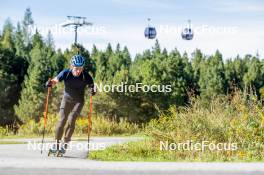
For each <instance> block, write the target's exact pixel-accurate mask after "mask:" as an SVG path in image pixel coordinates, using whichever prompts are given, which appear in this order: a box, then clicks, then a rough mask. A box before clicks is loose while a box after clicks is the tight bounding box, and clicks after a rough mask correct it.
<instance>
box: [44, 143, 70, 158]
mask: <svg viewBox="0 0 264 175" xmlns="http://www.w3.org/2000/svg"><path fill="white" fill-rule="evenodd" d="M65 153H66V149H65V148H64V147H59V148H57V146H56V145H53V147H52V148H50V149H49V152H48V156H50V155H53V156H55V157H63V155H64V154H65Z"/></svg>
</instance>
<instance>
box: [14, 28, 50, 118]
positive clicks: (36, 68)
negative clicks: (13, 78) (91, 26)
mask: <svg viewBox="0 0 264 175" xmlns="http://www.w3.org/2000/svg"><path fill="white" fill-rule="evenodd" d="M33 38H34V41H33V42H35V43H34V47H33V49H32V51H31V52H30V56H31V58H32V62H31V64H30V68H29V69H28V70H29V72H28V76H27V77H26V79H25V84H24V87H23V90H22V94H21V98H20V100H19V104H18V105H17V106H15V112H16V114H17V116H19V118H20V119H21V120H22V121H28V120H29V119H35V120H36V121H38V120H39V119H40V117H42V112H43V105H44V99H45V95H46V94H45V90H46V87H45V82H46V81H47V80H48V78H49V77H50V76H51V62H50V60H49V59H48V57H47V53H46V49H45V45H44V43H43V40H42V37H41V36H40V35H39V34H38V33H36V34H35V35H34V37H33Z"/></svg>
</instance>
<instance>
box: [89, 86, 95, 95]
mask: <svg viewBox="0 0 264 175" xmlns="http://www.w3.org/2000/svg"><path fill="white" fill-rule="evenodd" d="M90 93H91V95H92V96H94V95H95V94H96V91H95V89H94V88H93V87H91V88H90Z"/></svg>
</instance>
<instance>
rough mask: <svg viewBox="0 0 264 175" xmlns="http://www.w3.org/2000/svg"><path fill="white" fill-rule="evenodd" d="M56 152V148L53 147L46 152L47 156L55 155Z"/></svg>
mask: <svg viewBox="0 0 264 175" xmlns="http://www.w3.org/2000/svg"><path fill="white" fill-rule="evenodd" d="M57 154H58V150H54V149H49V153H48V156H51V155H53V156H57Z"/></svg>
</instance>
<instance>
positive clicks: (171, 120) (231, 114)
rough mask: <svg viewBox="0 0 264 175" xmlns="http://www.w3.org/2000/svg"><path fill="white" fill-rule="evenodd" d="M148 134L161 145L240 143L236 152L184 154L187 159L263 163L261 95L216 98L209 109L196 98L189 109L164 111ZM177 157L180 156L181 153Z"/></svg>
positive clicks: (263, 132)
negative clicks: (190, 142) (259, 161)
mask: <svg viewBox="0 0 264 175" xmlns="http://www.w3.org/2000/svg"><path fill="white" fill-rule="evenodd" d="M146 133H147V135H149V136H151V137H153V138H154V139H155V140H156V141H157V142H158V141H169V142H170V143H172V142H173V143H175V142H176V143H179V142H184V141H186V140H192V141H193V142H202V141H205V140H206V141H210V142H212V143H236V144H237V147H238V149H237V150H235V151H208V152H203V153H201V151H200V152H199V151H198V152H197V151H196V152H195V151H194V152H181V156H182V157H183V158H184V157H185V158H188V159H190V156H191V157H192V159H199V160H209V159H210V160H211V159H213V160H233V159H234V160H235V159H238V160H242V159H246V160H263V156H264V108H263V104H262V101H259V100H257V96H255V95H245V94H242V92H240V91H237V92H235V94H233V95H230V96H218V97H215V98H213V99H212V100H211V101H210V103H209V105H208V106H207V107H206V106H204V103H203V101H202V100H201V99H200V98H193V99H192V100H191V103H190V106H188V107H184V108H177V107H176V106H171V107H170V109H169V110H168V111H165V112H161V115H160V117H159V118H158V119H155V120H152V121H151V122H150V123H149V125H148V126H147V128H146ZM174 154H177V155H179V152H174ZM202 154H203V155H202ZM202 156H207V158H205V157H204V158H202Z"/></svg>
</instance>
